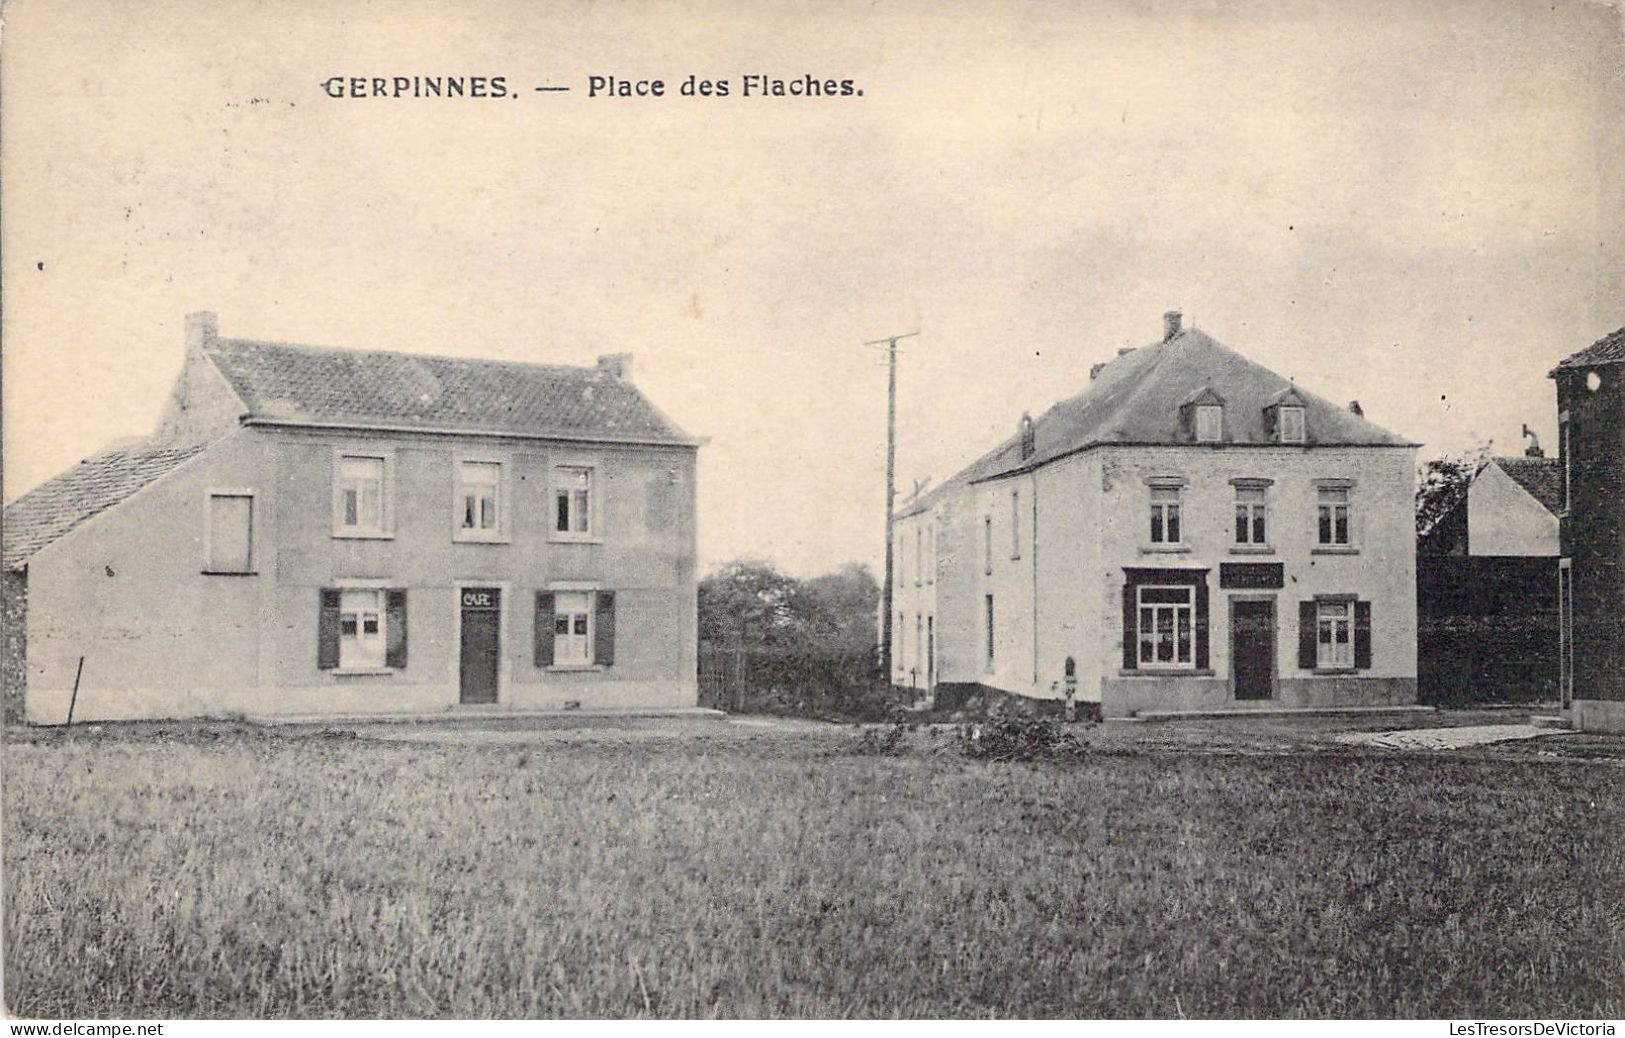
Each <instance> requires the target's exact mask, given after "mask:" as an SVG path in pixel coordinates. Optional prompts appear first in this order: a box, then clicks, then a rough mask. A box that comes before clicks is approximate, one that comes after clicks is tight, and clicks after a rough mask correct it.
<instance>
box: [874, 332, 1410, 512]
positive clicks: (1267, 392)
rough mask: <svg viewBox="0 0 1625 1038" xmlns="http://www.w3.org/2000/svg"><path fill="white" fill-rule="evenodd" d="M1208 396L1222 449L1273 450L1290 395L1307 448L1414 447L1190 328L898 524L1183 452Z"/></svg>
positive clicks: (1116, 370)
mask: <svg viewBox="0 0 1625 1038" xmlns="http://www.w3.org/2000/svg"><path fill="white" fill-rule="evenodd" d="M1207 389H1211V390H1213V392H1214V393H1216V394H1217V395H1218V396H1219V397H1221V398H1222V399H1223V400H1224V408H1225V428H1226V433H1227V437H1226V442H1228V443H1257V444H1265V443H1271V442H1273V441H1272V440H1271V439H1270V438H1269V437H1268V436H1267V435H1266V434H1265V430H1264V408H1265V407H1266V406H1268V405H1270V404H1272V403H1277V402H1279V398H1280V397H1281V396H1283V395H1284V393H1285V391H1287V390H1293V391H1294V392H1295V393H1296V394H1297V396H1298V397H1299V398H1300V399H1301V400H1302V401H1303V405H1304V418H1305V423H1306V429H1307V432H1308V440H1309V443H1310V445H1312V446H1314V445H1320V446H1394V447H1414V446H1416V444H1414V443H1411V442H1410V441H1408V440H1405V439H1403V438H1402V437H1399V436H1395V435H1394V434H1393V433H1390V432H1388V431H1387V430H1385V429H1382V428H1380V427H1379V426H1377V425H1375V424H1373V423H1371V422H1369V421H1367V420H1366V419H1365V418H1363V417H1361V416H1359V415H1356V414H1354V413H1353V412H1351V411H1349V410H1348V409H1347V408H1344V407H1339V406H1338V405H1336V404H1334V403H1332V402H1331V401H1329V400H1325V399H1322V398H1321V397H1318V396H1316V395H1314V394H1313V393H1310V392H1307V391H1306V390H1304V389H1303V387H1301V386H1297V385H1295V384H1294V383H1292V382H1291V381H1289V380H1287V379H1285V378H1282V377H1281V376H1280V375H1277V374H1275V372H1273V371H1270V370H1269V369H1268V368H1266V367H1263V366H1262V365H1259V364H1255V363H1253V362H1252V361H1250V360H1248V359H1247V358H1246V357H1243V356H1242V355H1241V354H1239V353H1237V352H1235V351H1234V350H1232V349H1230V348H1229V347H1227V346H1224V345H1223V344H1221V343H1219V342H1217V341H1215V340H1214V339H1213V338H1211V337H1210V336H1208V335H1207V333H1205V332H1203V331H1201V330H1200V329H1198V328H1186V329H1185V330H1183V331H1181V332H1179V333H1178V334H1176V335H1175V336H1174V337H1173V338H1172V339H1169V340H1167V341H1164V342H1158V343H1156V344H1154V345H1151V346H1143V347H1141V348H1139V349H1136V350H1129V351H1124V352H1122V353H1120V354H1119V355H1118V356H1117V357H1116V358H1115V359H1113V360H1112V361H1111V362H1109V363H1107V364H1106V365H1104V366H1103V367H1101V368H1100V371H1099V374H1098V375H1097V376H1096V377H1095V379H1094V381H1092V382H1091V383H1090V384H1089V388H1088V389H1087V390H1085V391H1084V392H1082V393H1080V394H1078V395H1077V396H1075V397H1072V398H1071V399H1069V400H1063V401H1061V402H1060V403H1058V404H1056V405H1055V406H1053V407H1051V408H1050V409H1049V410H1048V411H1045V412H1044V414H1043V415H1041V416H1040V417H1039V418H1038V419H1036V422H1035V426H1034V445H1035V448H1036V449H1035V451H1034V453H1033V455H1032V456H1031V457H1030V458H1027V459H1023V458H1022V457H1021V438H1020V436H1019V435H1012V436H1011V437H1010V438H1009V439H1007V440H1005V441H1004V442H1003V443H1001V444H1000V445H999V446H997V447H995V448H994V449H993V450H992V451H990V452H988V453H987V454H984V455H983V456H982V457H981V458H978V459H977V460H976V461H974V462H972V463H971V464H970V465H969V466H968V467H967V468H965V469H964V470H962V471H961V472H959V473H958V474H957V475H955V476H954V477H953V478H952V479H950V480H948V481H947V482H945V483H943V484H941V485H939V486H938V487H937V488H936V489H935V490H933V491H931V492H929V493H927V494H926V495H924V496H923V497H921V498H920V500H919V501H918V502H914V503H912V504H910V505H909V506H908V507H907V508H905V509H904V510H902V511H901V512H900V513H899V515H900V516H904V515H910V514H913V513H914V512H917V511H921V510H923V509H924V508H926V507H929V505H930V504H931V503H932V502H934V501H935V500H937V499H938V498H939V497H940V496H941V495H942V494H944V493H945V492H947V491H948V490H950V489H951V488H953V487H956V486H962V485H964V484H966V483H975V482H978V481H981V480H985V479H991V478H994V477H997V476H1002V475H1008V474H1010V473H1014V472H1020V471H1025V470H1027V469H1031V468H1036V467H1037V466H1039V465H1042V464H1044V463H1046V462H1049V461H1053V460H1055V459H1056V458H1060V457H1063V456H1065V455H1068V454H1072V453H1074V452H1076V451H1079V450H1083V449H1085V448H1088V447H1093V446H1098V445H1104V444H1153V445H1155V444H1186V443H1189V442H1190V440H1189V439H1188V438H1187V437H1185V436H1183V435H1181V432H1180V424H1179V422H1180V416H1179V409H1180V405H1182V404H1184V403H1186V402H1188V401H1190V400H1192V399H1194V398H1195V397H1196V396H1198V395H1200V394H1201V393H1202V392H1203V391H1204V390H1207Z"/></svg>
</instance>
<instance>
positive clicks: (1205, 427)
mask: <svg viewBox="0 0 1625 1038" xmlns="http://www.w3.org/2000/svg"><path fill="white" fill-rule="evenodd" d="M1223 436H1224V408H1222V407H1219V406H1217V405H1215V404H1203V405H1202V406H1200V407H1198V408H1197V409H1196V439H1197V442H1198V443H1217V442H1218V441H1219V440H1220V439H1222V438H1223Z"/></svg>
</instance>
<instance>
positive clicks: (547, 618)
mask: <svg viewBox="0 0 1625 1038" xmlns="http://www.w3.org/2000/svg"><path fill="white" fill-rule="evenodd" d="M535 654H536V666H538V667H551V666H552V665H553V592H551V591H538V592H536V628H535Z"/></svg>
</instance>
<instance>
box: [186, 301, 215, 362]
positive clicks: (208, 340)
mask: <svg viewBox="0 0 1625 1038" xmlns="http://www.w3.org/2000/svg"><path fill="white" fill-rule="evenodd" d="M219 337H220V318H219V317H218V316H217V315H216V314H215V312H214V311H213V310H199V311H197V312H195V313H190V314H187V315H186V355H187V356H188V357H191V356H193V355H195V354H201V353H202V352H203V350H204V348H205V347H208V346H213V345H214V342H215V340H216V339H218V338H219Z"/></svg>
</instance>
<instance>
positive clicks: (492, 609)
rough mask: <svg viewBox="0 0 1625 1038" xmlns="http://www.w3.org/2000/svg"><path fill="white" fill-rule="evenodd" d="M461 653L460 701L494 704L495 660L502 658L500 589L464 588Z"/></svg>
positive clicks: (495, 693)
mask: <svg viewBox="0 0 1625 1038" xmlns="http://www.w3.org/2000/svg"><path fill="white" fill-rule="evenodd" d="M462 603H463V653H462V666H461V683H460V691H461V695H460V696H459V698H460V699H461V700H462V701H463V702H465V703H495V702H496V701H497V661H498V660H499V659H500V658H501V645H500V634H499V629H500V624H501V619H502V598H501V590H500V589H498V588H494V587H465V588H463V591H462Z"/></svg>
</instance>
